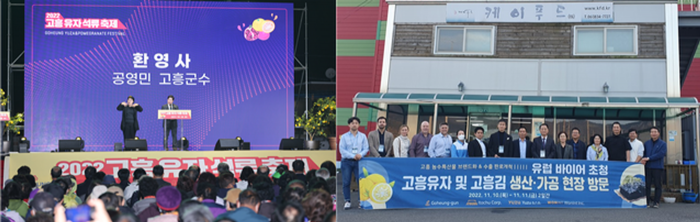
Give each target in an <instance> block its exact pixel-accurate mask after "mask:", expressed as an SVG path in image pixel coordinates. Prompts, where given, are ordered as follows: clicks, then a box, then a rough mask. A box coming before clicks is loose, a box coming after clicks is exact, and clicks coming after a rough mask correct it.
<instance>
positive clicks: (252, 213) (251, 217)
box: [215, 189, 270, 222]
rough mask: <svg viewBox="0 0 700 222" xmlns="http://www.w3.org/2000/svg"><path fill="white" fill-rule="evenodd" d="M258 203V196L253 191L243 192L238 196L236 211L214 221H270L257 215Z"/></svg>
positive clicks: (220, 216) (224, 214) (222, 215)
mask: <svg viewBox="0 0 700 222" xmlns="http://www.w3.org/2000/svg"><path fill="white" fill-rule="evenodd" d="M260 202H261V201H260V196H258V194H257V193H256V192H255V191H254V190H252V189H247V190H244V191H243V192H241V193H240V195H239V196H238V203H237V204H236V207H237V209H236V210H234V211H228V212H226V213H223V214H221V215H219V216H218V217H217V218H216V220H215V221H220V220H223V219H229V220H233V221H250V222H268V221H270V219H268V218H266V217H264V216H262V215H260V214H258V210H259V209H260Z"/></svg>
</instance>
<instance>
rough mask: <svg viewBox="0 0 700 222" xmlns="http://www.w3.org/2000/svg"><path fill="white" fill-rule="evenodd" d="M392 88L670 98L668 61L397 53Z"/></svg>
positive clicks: (404, 90)
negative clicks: (605, 88) (461, 86)
mask: <svg viewBox="0 0 700 222" xmlns="http://www.w3.org/2000/svg"><path fill="white" fill-rule="evenodd" d="M390 69H391V75H390V76H389V87H388V88H389V90H388V92H403V93H451V94H457V93H460V92H458V91H457V84H459V82H463V83H464V85H465V91H464V92H463V93H465V94H500V95H548V96H606V94H604V93H603V90H602V89H603V88H602V87H603V84H605V83H606V82H607V84H608V85H609V86H610V90H609V93H608V94H607V96H650V97H664V96H666V76H665V72H666V63H665V61H664V60H663V59H616V60H605V59H484V58H440V57H392V59H391V68H390Z"/></svg>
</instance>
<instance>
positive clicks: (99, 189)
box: [87, 185, 107, 200]
mask: <svg viewBox="0 0 700 222" xmlns="http://www.w3.org/2000/svg"><path fill="white" fill-rule="evenodd" d="M105 192H107V187H106V186H105V185H97V186H95V188H92V193H90V196H88V198H87V199H88V200H91V199H97V198H99V197H100V195H102V194H103V193H105Z"/></svg>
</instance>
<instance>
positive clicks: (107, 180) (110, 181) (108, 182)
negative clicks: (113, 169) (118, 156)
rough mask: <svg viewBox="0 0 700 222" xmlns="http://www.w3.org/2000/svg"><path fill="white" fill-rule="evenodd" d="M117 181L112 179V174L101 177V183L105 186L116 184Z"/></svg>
mask: <svg viewBox="0 0 700 222" xmlns="http://www.w3.org/2000/svg"><path fill="white" fill-rule="evenodd" d="M116 183H117V181H116V180H115V179H114V176H112V175H105V177H104V178H103V179H102V185H105V186H110V185H112V184H116Z"/></svg>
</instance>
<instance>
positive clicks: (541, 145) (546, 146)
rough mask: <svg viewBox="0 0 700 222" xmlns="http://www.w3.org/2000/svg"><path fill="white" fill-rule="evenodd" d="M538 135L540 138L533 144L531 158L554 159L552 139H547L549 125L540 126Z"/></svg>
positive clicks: (555, 155) (555, 151) (554, 151)
mask: <svg viewBox="0 0 700 222" xmlns="http://www.w3.org/2000/svg"><path fill="white" fill-rule="evenodd" d="M540 134H542V136H540V137H537V138H535V141H534V142H533V144H534V146H533V149H532V157H533V158H543V159H544V158H548V159H556V158H557V150H555V148H554V143H555V142H554V139H552V138H550V137H549V125H547V124H546V123H542V125H540Z"/></svg>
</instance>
